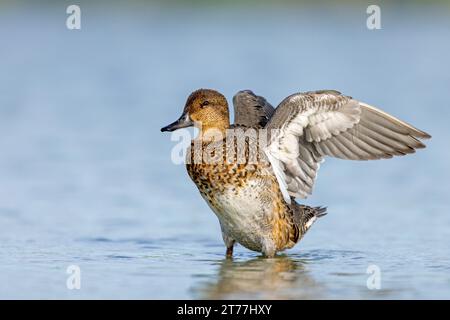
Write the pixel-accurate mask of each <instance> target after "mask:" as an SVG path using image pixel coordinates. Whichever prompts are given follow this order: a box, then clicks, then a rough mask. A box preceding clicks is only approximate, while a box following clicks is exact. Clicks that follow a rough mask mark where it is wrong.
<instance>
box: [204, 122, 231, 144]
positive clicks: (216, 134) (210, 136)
mask: <svg viewBox="0 0 450 320" xmlns="http://www.w3.org/2000/svg"><path fill="white" fill-rule="evenodd" d="M229 128H230V120H229V119H228V118H226V119H225V118H224V119H222V120H221V121H214V123H202V124H201V125H199V126H198V129H199V130H200V134H199V137H198V138H200V139H201V140H203V141H214V140H215V141H218V140H223V139H225V137H226V134H227V129H229Z"/></svg>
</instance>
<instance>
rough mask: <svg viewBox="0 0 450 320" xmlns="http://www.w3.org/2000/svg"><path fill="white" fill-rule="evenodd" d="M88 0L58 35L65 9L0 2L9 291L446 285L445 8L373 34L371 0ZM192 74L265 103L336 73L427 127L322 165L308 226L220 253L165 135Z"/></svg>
mask: <svg viewBox="0 0 450 320" xmlns="http://www.w3.org/2000/svg"><path fill="white" fill-rule="evenodd" d="M81 6H82V12H83V20H82V21H83V22H82V30H80V31H68V30H67V29H65V24H64V23H65V17H66V16H65V14H64V12H65V8H62V9H61V8H60V7H59V6H58V5H53V6H44V7H41V6H32V5H22V6H13V5H6V4H3V5H0V7H1V10H0V25H1V28H0V38H1V39H2V45H1V46H2V50H0V67H1V75H0V150H2V155H1V156H0V261H1V263H0V298H8V299H10V298H63V299H78V298H96V299H97V298H120V299H123V298H137V299H144V298H156V299H163V298H177V299H179V298H188V299H191V298H202V299H204V298H213V299H215V298H219V299H227V298H268V299H281V298H289V299H304V298H306V299H310V298H319V299H331V298H344V299H349V298H364V299H386V298H400V299H406V298H425V299H428V298H439V299H442V298H447V299H449V298H450V255H449V252H450V250H449V249H450V248H449V239H450V215H449V208H450V200H449V187H450V184H449V170H448V167H447V166H448V162H449V160H450V149H449V148H448V145H449V144H448V137H449V133H450V129H449V126H448V123H447V122H448V119H449V116H450V108H449V107H448V106H449V101H450V99H449V98H450V97H449V95H450V94H449V86H450V73H449V72H448V71H449V70H450V62H449V60H448V52H449V51H450V41H449V38H448V35H449V32H450V19H449V18H450V10H449V9H448V7H443V8H441V7H433V6H428V7H427V8H426V9H425V8H424V7H423V8H422V7H418V8H403V7H398V8H387V9H386V10H383V20H382V21H383V29H382V30H379V31H368V30H367V29H366V27H365V18H366V15H365V9H366V7H365V6H360V7H359V6H355V7H352V8H335V7H334V9H333V8H327V7H318V8H312V7H298V8H297V7H293V8H285V9H282V8H279V9H276V10H274V9H267V8H264V7H261V8H258V9H250V8H246V7H243V8H240V9H239V10H237V9H236V8H233V7H231V8H222V10H221V11H220V13H217V12H216V9H215V8H213V7H211V8H209V9H202V10H200V9H198V8H197V9H195V10H194V9H187V8H161V7H157V6H142V7H141V6H136V7H135V6H130V7H126V8H124V7H120V6H117V5H112V6H110V7H108V8H107V9H105V8H103V7H100V6H96V7H91V6H89V5H87V4H84V2H81ZM212 13H214V14H212ZM198 87H210V88H216V89H219V90H221V91H222V92H223V93H225V94H226V96H227V97H228V98H231V96H232V95H233V93H234V92H236V91H237V90H240V89H245V88H251V89H253V90H254V91H255V92H257V93H259V94H263V95H265V96H266V97H267V99H268V100H269V101H271V102H272V103H273V104H276V103H277V102H279V101H281V99H283V98H284V97H285V96H287V95H288V94H291V93H293V92H296V91H306V90H313V89H321V88H335V89H338V90H341V91H343V92H345V93H347V94H350V95H352V96H354V97H355V98H358V99H360V100H363V101H366V102H369V103H372V104H374V105H376V106H379V107H381V108H383V109H384V110H386V111H388V112H390V113H392V114H394V115H396V116H399V117H401V118H402V119H403V120H406V121H408V122H411V123H413V124H414V125H416V126H418V127H419V128H421V129H424V130H426V131H428V132H429V133H430V134H432V135H433V139H432V140H431V141H429V142H427V145H428V147H427V149H426V150H422V151H420V152H418V153H417V154H415V155H413V156H408V157H404V158H398V159H392V160H389V161H379V162H363V163H354V162H346V161H339V160H332V159H331V160H328V161H327V163H325V164H324V165H323V166H322V168H321V171H320V173H319V178H318V181H317V183H316V188H315V191H314V195H313V196H312V197H311V198H309V199H308V200H307V201H306V203H307V204H311V205H327V206H328V212H329V214H328V215H327V216H326V217H324V218H323V219H321V220H320V221H318V222H317V223H316V224H315V225H314V226H313V228H312V229H311V230H310V231H309V233H308V234H307V235H306V237H305V239H304V240H302V242H301V243H300V244H298V245H297V246H296V247H295V248H294V249H292V250H289V251H287V252H285V253H284V254H282V255H280V256H278V257H277V258H274V259H262V258H260V257H259V255H258V254H256V253H253V252H250V251H248V250H246V249H245V248H242V247H237V249H236V256H235V259H234V260H233V261H229V260H226V259H224V247H223V244H222V240H221V236H220V229H219V226H218V223H217V220H216V218H215V216H214V215H213V214H212V213H211V211H210V209H209V208H208V207H207V205H206V204H205V203H204V201H203V200H202V199H201V197H200V196H199V194H198V192H197V191H196V188H195V186H194V185H193V184H192V183H191V182H190V181H189V179H188V177H187V175H186V173H185V169H184V168H183V166H176V165H173V164H172V163H171V160H170V152H171V148H172V146H173V145H174V144H175V142H172V141H170V136H169V135H167V134H161V133H160V132H159V128H160V127H162V126H163V125H166V124H168V123H169V122H172V121H173V120H175V119H176V118H177V117H178V116H179V114H180V112H181V109H182V106H183V104H184V100H185V98H186V95H187V94H189V92H190V91H192V90H194V89H196V88H198ZM70 265H77V266H79V267H80V269H81V289H80V290H68V289H67V287H66V280H67V277H68V274H66V269H67V267H68V266H70ZM370 265H376V266H377V267H378V268H379V270H380V272H381V278H380V279H381V288H380V289H379V290H369V289H368V287H367V284H366V283H367V279H368V278H369V276H370V275H369V274H367V273H366V271H367V268H368V267H369V266H370Z"/></svg>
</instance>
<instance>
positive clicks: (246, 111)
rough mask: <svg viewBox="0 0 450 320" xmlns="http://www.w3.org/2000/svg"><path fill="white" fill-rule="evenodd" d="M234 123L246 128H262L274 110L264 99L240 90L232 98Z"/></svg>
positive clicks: (248, 91) (250, 92)
mask: <svg viewBox="0 0 450 320" xmlns="http://www.w3.org/2000/svg"><path fill="white" fill-rule="evenodd" d="M233 105H234V122H235V124H236V125H242V126H246V127H261V128H262V127H264V126H265V125H266V124H267V122H268V121H269V119H270V117H272V115H273V113H274V111H275V109H274V108H273V107H272V105H271V104H270V103H268V102H267V101H266V99H264V97H261V96H257V95H255V94H254V93H253V92H252V91H250V90H242V91H239V92H238V93H236V94H235V96H234V97H233Z"/></svg>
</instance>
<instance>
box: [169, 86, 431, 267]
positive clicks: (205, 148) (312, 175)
mask: <svg viewBox="0 0 450 320" xmlns="http://www.w3.org/2000/svg"><path fill="white" fill-rule="evenodd" d="M232 102H233V107H234V115H235V119H234V123H233V124H231V123H230V116H229V107H228V102H227V99H226V98H225V96H224V95H223V94H221V93H220V92H218V91H216V90H213V89H198V90H196V91H194V92H192V93H191V94H190V95H189V97H188V98H187V100H186V103H185V106H184V109H183V112H182V115H181V116H180V117H179V119H178V120H176V121H175V122H173V123H171V124H169V125H168V126H165V127H163V128H162V129H161V131H162V132H172V131H174V130H178V129H182V128H187V127H196V128H197V129H198V135H197V136H196V137H195V138H193V139H192V141H191V144H190V146H189V147H188V149H187V152H186V169H187V172H188V175H189V177H190V178H191V180H192V181H193V182H194V184H195V185H196V186H197V188H198V190H199V192H200V195H201V196H202V197H203V199H204V200H205V201H206V203H207V204H208V206H209V207H210V208H211V210H212V211H213V212H214V213H215V215H216V216H217V218H218V220H219V224H220V229H221V233H222V238H223V241H224V244H225V247H226V251H225V254H226V257H229V258H231V257H232V256H233V248H234V246H235V245H236V244H237V243H239V244H240V245H242V246H243V247H245V248H247V249H249V250H252V251H256V252H260V253H262V255H263V256H265V257H267V258H273V257H274V256H275V255H276V254H277V253H279V252H282V251H284V250H286V249H290V248H292V247H294V246H295V245H296V244H297V243H298V242H299V241H300V240H301V239H302V238H303V237H304V235H305V234H306V232H307V231H308V230H309V229H310V228H311V226H312V225H313V224H314V222H315V221H316V220H317V219H318V218H321V217H323V216H325V215H326V214H327V208H326V207H323V206H316V207H311V206H307V205H302V204H300V203H298V202H297V201H296V199H297V198H298V199H306V198H307V197H308V196H309V195H311V194H312V191H313V186H314V183H315V180H316V177H317V172H318V170H319V167H320V165H321V164H322V163H323V161H324V159H325V158H327V157H334V158H339V159H346V160H359V161H362V160H377V159H389V158H392V157H394V156H404V155H407V154H411V153H414V152H415V151H416V150H417V149H422V148H425V145H424V143H423V141H422V140H423V139H429V138H431V136H430V135H429V134H428V133H426V132H424V131H422V130H419V129H417V128H415V127H413V126H412V125H410V124H408V123H406V122H404V121H402V120H399V119H397V118H395V117H394V116H392V115H390V114H388V113H386V112H384V111H382V110H380V109H378V108H376V107H374V106H371V105H369V104H367V103H364V102H361V101H358V100H356V99H354V98H352V97H350V96H347V95H344V94H342V93H341V92H339V91H336V90H317V91H307V92H298V93H294V94H292V95H290V96H288V97H286V98H285V99H284V100H283V101H281V102H280V103H279V105H278V106H277V107H276V108H274V107H273V106H272V105H271V104H270V103H269V102H268V101H267V100H266V99H265V98H264V97H262V96H258V95H256V94H255V93H253V92H252V91H251V90H242V91H239V92H238V93H236V94H235V95H234V96H233V100H232Z"/></svg>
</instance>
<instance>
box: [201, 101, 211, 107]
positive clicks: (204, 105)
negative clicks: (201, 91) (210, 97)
mask: <svg viewBox="0 0 450 320" xmlns="http://www.w3.org/2000/svg"><path fill="white" fill-rule="evenodd" d="M207 105H209V101H203V102H202V103H201V104H200V108H204V107H206V106H207Z"/></svg>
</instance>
